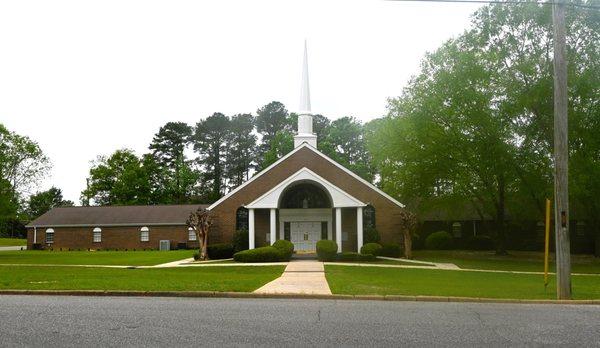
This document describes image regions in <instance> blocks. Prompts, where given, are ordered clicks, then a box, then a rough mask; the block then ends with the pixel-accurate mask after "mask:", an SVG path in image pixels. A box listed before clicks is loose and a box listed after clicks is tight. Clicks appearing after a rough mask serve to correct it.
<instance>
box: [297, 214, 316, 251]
mask: <svg viewBox="0 0 600 348" xmlns="http://www.w3.org/2000/svg"><path fill="white" fill-rule="evenodd" d="M290 238H291V242H292V243H293V244H294V250H295V251H301V252H314V251H315V250H316V249H317V242H318V241H319V240H320V239H321V222H320V221H297V222H290Z"/></svg>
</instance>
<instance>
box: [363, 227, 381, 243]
mask: <svg viewBox="0 0 600 348" xmlns="http://www.w3.org/2000/svg"><path fill="white" fill-rule="evenodd" d="M364 234H365V243H367V244H368V243H379V241H380V240H381V237H380V236H379V231H377V229H376V228H373V227H369V228H367V229H366V230H365V232H364Z"/></svg>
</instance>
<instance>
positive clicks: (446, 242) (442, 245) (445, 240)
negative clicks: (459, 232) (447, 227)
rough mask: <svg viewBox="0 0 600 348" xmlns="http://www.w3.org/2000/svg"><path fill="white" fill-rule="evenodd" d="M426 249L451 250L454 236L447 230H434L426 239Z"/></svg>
mask: <svg viewBox="0 0 600 348" xmlns="http://www.w3.org/2000/svg"><path fill="white" fill-rule="evenodd" d="M425 249H430V250H449V249H452V236H451V235H450V233H448V232H446V231H439V232H434V233H432V234H430V235H429V236H427V238H426V239H425Z"/></svg>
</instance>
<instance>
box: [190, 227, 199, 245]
mask: <svg viewBox="0 0 600 348" xmlns="http://www.w3.org/2000/svg"><path fill="white" fill-rule="evenodd" d="M188 240H189V241H190V242H194V241H196V240H198V238H197V237H196V231H194V229H193V228H191V227H188Z"/></svg>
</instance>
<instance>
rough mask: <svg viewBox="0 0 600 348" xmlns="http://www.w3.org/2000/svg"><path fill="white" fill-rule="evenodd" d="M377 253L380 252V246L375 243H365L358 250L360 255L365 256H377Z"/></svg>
mask: <svg viewBox="0 0 600 348" xmlns="http://www.w3.org/2000/svg"><path fill="white" fill-rule="evenodd" d="M379 251H381V245H379V244H377V243H367V244H365V245H363V246H362V247H361V248H360V253H361V254H365V255H367V254H368V255H373V256H377V255H379Z"/></svg>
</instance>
